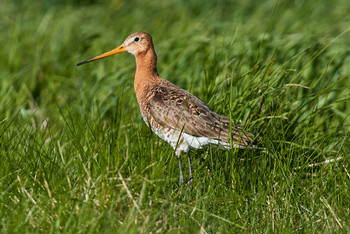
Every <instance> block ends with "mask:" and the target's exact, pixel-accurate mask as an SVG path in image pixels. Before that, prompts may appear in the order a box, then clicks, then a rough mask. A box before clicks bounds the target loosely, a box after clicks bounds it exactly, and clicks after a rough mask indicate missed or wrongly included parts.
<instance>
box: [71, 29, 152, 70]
mask: <svg viewBox="0 0 350 234" xmlns="http://www.w3.org/2000/svg"><path fill="white" fill-rule="evenodd" d="M150 48H152V49H153V42H152V37H151V36H150V35H149V34H148V33H145V32H135V33H133V34H131V35H130V36H128V37H127V38H126V39H125V41H124V43H123V44H121V45H120V46H118V47H117V48H115V49H113V50H110V51H108V52H106V53H103V54H101V55H98V56H95V57H93V58H91V59H88V60H85V61H83V62H80V63H78V64H77V66H79V65H82V64H85V63H88V62H92V61H95V60H98V59H102V58H105V57H108V56H111V55H113V54H118V53H122V52H125V51H126V52H129V53H130V54H133V55H135V56H137V55H141V54H145V53H146V52H147V51H148V50H149V49H150Z"/></svg>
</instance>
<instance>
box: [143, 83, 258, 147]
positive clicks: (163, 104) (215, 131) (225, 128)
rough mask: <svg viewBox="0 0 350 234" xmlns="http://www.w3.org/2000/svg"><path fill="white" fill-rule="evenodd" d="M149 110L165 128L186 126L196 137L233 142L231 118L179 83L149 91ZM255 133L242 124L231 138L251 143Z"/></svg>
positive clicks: (240, 143) (155, 87)
mask: <svg viewBox="0 0 350 234" xmlns="http://www.w3.org/2000/svg"><path fill="white" fill-rule="evenodd" d="M147 96H148V98H147V99H148V103H147V106H146V108H147V111H148V113H149V114H150V115H151V116H152V117H153V118H154V120H155V121H156V122H157V123H158V124H160V125H161V126H163V127H168V128H173V129H179V130H181V129H183V132H185V133H187V134H190V135H193V136H196V137H210V138H213V139H220V140H222V141H225V142H229V141H230V137H229V126H230V119H229V118H228V117H226V116H220V115H218V114H216V113H215V112H214V111H213V110H212V109H211V108H210V107H209V106H208V105H207V104H205V103H204V102H203V101H202V100H200V99H199V98H197V97H196V96H194V95H193V94H191V93H189V92H187V91H186V90H183V89H180V88H178V87H176V86H174V87H172V86H170V87H169V86H154V87H152V88H151V90H150V91H149V92H148V95H147ZM251 137H253V135H252V134H251V133H249V132H245V131H243V128H242V127H240V126H232V141H233V142H234V143H236V144H239V145H241V146H247V145H249V144H251V141H252V139H251Z"/></svg>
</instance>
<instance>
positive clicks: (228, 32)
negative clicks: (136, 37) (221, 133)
mask: <svg viewBox="0 0 350 234" xmlns="http://www.w3.org/2000/svg"><path fill="white" fill-rule="evenodd" d="M349 12H350V2H349V1H348V0H325V1H316V0H313V1H303V0H291V1H271V0H265V1H256V0H246V1H235V0H232V1H228V0H216V1H200V0H186V1H185V0H174V1H151V0H149V1H148V0H129V1H123V0H111V1H102V0H99V1H94V0H86V1H83V0H75V1H74V0H71V1H68V0H66V1H59V0H51V1H49V0H47V1H29V0H23V1H13V0H2V1H1V2H0V19H1V20H0V43H1V45H2V48H1V50H0V188H1V189H0V194H1V195H0V231H1V232H3V233H13V232H23V231H24V232H59V231H63V232H157V231H158V232H181V233H182V232H192V231H198V232H242V231H246V232H263V231H266V232H282V231H283V232H295V231H304V232H318V231H321V232H334V231H336V230H340V231H342V232H349V231H350V225H349V222H350V219H349V217H350V214H349V212H350V210H349V207H350V197H349V185H350V183H349V181H350V176H349V171H350V167H349V161H350V160H349V150H350V143H349V130H350V121H349V114H350V105H349V98H350V78H349V72H350V47H349V46H350V40H349V37H350V33H349V30H350V14H349ZM135 31H145V32H148V33H150V34H151V35H152V37H153V42H154V44H155V50H156V52H157V55H158V72H159V74H160V76H161V77H163V78H166V79H168V80H170V81H171V82H173V83H175V84H176V85H178V86H180V87H181V88H184V89H186V90H189V91H191V92H193V93H194V94H195V95H197V96H198V97H200V98H201V99H202V100H204V101H205V102H207V103H208V104H209V105H210V106H211V107H212V108H213V109H214V110H215V111H217V112H218V113H219V114H224V115H229V116H230V117H232V118H233V119H236V120H242V124H244V125H246V126H247V130H249V131H251V132H253V133H254V134H255V135H256V136H257V138H258V140H259V142H260V145H259V146H260V147H262V148H265V149H266V150H265V151H244V150H238V151H237V150H235V151H231V152H230V151H222V150H219V149H216V148H215V147H213V148H209V149H206V150H203V151H197V152H194V155H193V166H192V168H193V169H194V185H193V188H192V190H190V191H189V190H186V191H187V192H186V193H185V195H183V196H182V197H179V193H178V192H179V191H178V169H177V159H176V158H174V155H173V152H172V149H171V147H170V146H169V145H167V144H166V143H164V142H163V141H161V140H160V139H159V138H158V137H157V136H155V135H154V134H152V133H151V132H150V131H149V129H148V127H147V126H146V125H145V124H144V123H143V120H142V118H141V116H140V113H139V109H138V105H137V101H136V98H135V94H134V90H133V77H134V71H135V61H134V58H133V56H131V55H129V54H126V53H125V54H119V55H115V56H113V57H109V58H106V59H103V60H99V61H96V62H94V63H89V64H86V65H84V66H81V67H76V66H75V64H76V63H78V62H81V61H83V60H85V59H88V58H90V57H93V56H96V55H99V54H101V53H103V52H106V51H108V50H110V49H113V48H115V47H116V46H118V45H120V44H121V43H122V42H123V41H124V40H125V38H126V37H127V36H128V35H129V34H131V33H133V32H135ZM183 161H185V160H183ZM185 173H186V168H185Z"/></svg>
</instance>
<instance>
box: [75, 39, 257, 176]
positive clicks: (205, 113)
mask: <svg viewBox="0 0 350 234" xmlns="http://www.w3.org/2000/svg"><path fill="white" fill-rule="evenodd" d="M124 51H127V52H129V53H131V54H133V55H134V56H135V58H136V64H137V66H136V74H135V80H134V88H135V93H136V97H137V100H138V104H139V106H140V111H141V115H142V117H143V119H144V121H145V122H146V124H148V125H149V126H150V128H151V129H152V131H153V132H154V133H156V134H157V135H158V136H159V137H160V138H162V139H163V140H165V141H167V142H168V143H169V144H170V145H171V146H172V147H173V148H174V150H175V152H176V155H177V156H178V157H180V154H181V152H189V150H190V148H202V147H203V146H205V145H208V144H216V145H219V146H221V147H223V148H227V149H229V148H230V147H239V148H246V147H248V148H251V147H253V142H252V138H253V135H252V134H251V133H249V132H246V131H244V130H243V128H242V127H240V126H237V125H233V124H232V125H231V126H232V128H231V130H230V127H229V126H230V119H229V118H228V117H226V116H221V115H218V114H217V113H215V112H214V111H213V110H212V109H211V108H210V107H209V106H208V105H207V104H206V103H204V102H203V101H202V100H201V99H199V98H198V97H196V96H195V95H193V94H191V93H189V92H188V91H186V90H184V89H181V88H179V87H177V86H175V85H174V84H173V83H171V82H170V81H167V80H165V79H163V78H161V77H160V76H159V75H158V72H157V55H156V53H155V51H154V47H153V42H152V37H151V36H150V35H149V34H148V33H145V32H136V33H133V34H131V35H130V36H129V37H128V38H127V39H126V40H125V41H124V43H123V44H122V45H120V46H119V47H117V48H116V49H114V50H111V51H109V52H106V53H104V54H102V55H99V56H96V57H94V58H92V59H89V60H86V61H84V62H82V63H79V64H78V65H81V64H84V63H87V62H90V61H94V60H97V59H100V58H104V57H107V56H109V55H112V54H116V53H121V52H124ZM230 134H231V136H230ZM231 140H232V144H233V145H232V146H230V143H229V142H230V141H231ZM188 160H189V161H188V162H189V166H190V159H189V158H188ZM179 167H180V183H182V178H183V176H182V171H181V163H180V161H179ZM191 177H192V175H191V169H190V178H191Z"/></svg>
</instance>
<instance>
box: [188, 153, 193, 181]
mask: <svg viewBox="0 0 350 234" xmlns="http://www.w3.org/2000/svg"><path fill="white" fill-rule="evenodd" d="M187 163H188V181H187V184H188V186H189V187H191V184H192V181H193V177H192V169H191V149H189V150H188V152H187Z"/></svg>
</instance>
